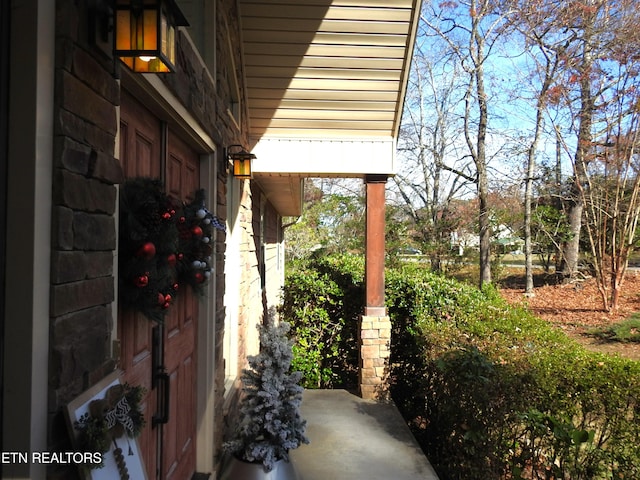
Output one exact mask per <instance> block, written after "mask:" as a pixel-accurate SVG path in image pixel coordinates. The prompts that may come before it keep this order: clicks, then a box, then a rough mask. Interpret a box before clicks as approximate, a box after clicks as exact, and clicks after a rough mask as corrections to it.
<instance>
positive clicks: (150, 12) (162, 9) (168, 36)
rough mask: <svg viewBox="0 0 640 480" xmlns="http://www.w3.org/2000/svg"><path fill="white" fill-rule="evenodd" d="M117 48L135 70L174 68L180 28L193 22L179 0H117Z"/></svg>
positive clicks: (157, 70)
mask: <svg viewBox="0 0 640 480" xmlns="http://www.w3.org/2000/svg"><path fill="white" fill-rule="evenodd" d="M114 8H115V12H114V15H115V50H114V53H115V55H116V56H117V57H120V60H122V61H123V62H124V63H125V64H126V65H127V66H128V67H129V68H130V69H131V70H133V71H134V72H173V71H174V70H175V66H174V65H175V59H176V28H177V27H178V26H188V25H189V23H188V22H187V20H186V19H185V17H184V15H183V14H182V12H181V11H180V8H178V5H177V4H176V2H175V0H116V1H115V5H114Z"/></svg>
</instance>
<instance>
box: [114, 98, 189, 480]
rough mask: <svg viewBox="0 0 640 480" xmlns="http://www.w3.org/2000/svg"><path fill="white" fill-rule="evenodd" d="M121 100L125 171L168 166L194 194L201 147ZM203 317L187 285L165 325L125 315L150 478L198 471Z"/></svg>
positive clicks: (180, 190) (124, 341)
mask: <svg viewBox="0 0 640 480" xmlns="http://www.w3.org/2000/svg"><path fill="white" fill-rule="evenodd" d="M121 105H122V106H121V112H120V117H121V130H120V132H121V133H120V158H121V162H122V165H123V169H124V172H125V177H127V178H133V177H137V176H146V177H153V178H161V173H163V172H164V177H165V187H166V190H167V193H168V194H169V195H171V196H172V197H174V198H176V199H180V200H185V201H188V200H190V199H191V198H192V196H193V194H194V192H195V191H196V190H197V189H198V188H199V182H200V180H199V158H198V155H197V153H196V152H194V151H193V150H191V149H190V148H189V147H188V145H186V144H185V143H184V142H182V141H181V140H180V139H179V138H178V137H176V136H175V135H173V134H172V133H171V132H170V131H169V132H168V134H167V135H163V134H162V132H163V128H166V127H165V126H163V124H162V122H160V121H159V120H158V119H157V118H156V117H155V116H154V115H153V114H152V113H151V112H149V111H148V110H147V109H146V108H144V107H143V106H142V105H141V104H140V103H139V102H137V101H136V100H135V99H134V98H133V97H131V96H130V95H128V94H126V92H123V94H122V102H121ZM163 142H166V145H163ZM163 152H166V154H165V155H166V159H165V158H163ZM197 318H198V299H197V297H196V295H195V294H194V293H193V292H192V291H191V289H190V287H187V286H184V287H182V289H181V291H180V293H179V295H178V296H177V298H176V300H175V302H174V304H173V305H172V306H171V307H170V309H169V310H168V313H167V315H166V317H165V321H164V324H163V325H160V324H157V323H155V322H152V321H151V320H149V319H147V318H146V317H144V316H143V315H141V314H139V313H135V312H131V311H120V312H119V314H118V334H119V338H120V345H121V355H120V367H121V368H122V369H123V370H124V381H126V382H128V383H130V384H132V385H143V386H144V387H145V388H146V389H147V394H146V398H145V399H144V401H143V402H142V405H143V409H144V415H145V419H146V420H147V424H146V426H145V428H144V430H143V432H142V434H141V436H140V438H139V443H140V450H141V452H142V455H143V457H144V459H143V460H144V463H145V465H146V469H147V474H148V476H149V478H150V479H161V480H164V479H180V480H188V479H190V478H191V476H192V475H193V473H194V471H195V433H196V421H195V411H196V331H197ZM165 394H166V396H165ZM167 400H168V402H167ZM154 416H155V417H156V418H157V419H161V420H162V421H161V422H157V421H154V420H153V419H154Z"/></svg>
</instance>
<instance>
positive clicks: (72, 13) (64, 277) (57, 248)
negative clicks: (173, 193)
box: [49, 0, 122, 479]
mask: <svg viewBox="0 0 640 480" xmlns="http://www.w3.org/2000/svg"><path fill="white" fill-rule="evenodd" d="M56 10H57V18H56V20H57V22H56V24H57V29H56V73H55V79H56V80H55V99H56V103H55V114H54V117H55V118H54V120H55V132H54V133H55V142H54V145H55V147H54V152H53V157H52V161H53V165H54V180H53V192H52V194H53V211H52V212H51V215H52V235H51V237H52V245H51V301H50V315H51V317H50V326H51V328H50V347H49V349H50V361H49V365H50V371H49V378H50V381H49V406H50V408H49V411H50V426H49V432H50V448H51V449H52V450H57V449H69V447H70V444H69V436H68V433H67V426H66V423H65V421H64V418H63V415H62V408H63V407H64V405H66V404H67V403H68V402H69V401H70V400H72V399H73V398H75V397H76V396H77V395H79V394H80V393H81V392H83V391H84V390H86V389H87V388H88V387H90V386H91V385H93V384H94V383H96V382H97V381H99V380H100V379H102V378H103V377H104V376H105V375H106V374H107V373H108V372H110V371H112V370H113V368H114V367H115V360H114V358H113V357H112V355H111V341H112V339H111V331H112V326H113V325H112V323H113V315H112V305H113V302H114V300H115V278H114V272H113V263H114V260H113V258H114V251H115V249H116V248H117V237H116V222H117V220H116V217H115V211H116V203H117V190H116V184H118V183H119V182H120V181H121V180H122V170H121V168H120V163H119V162H118V160H117V159H116V158H115V156H114V153H115V139H116V133H117V130H118V117H117V106H118V104H119V102H120V89H119V86H118V82H117V80H116V78H115V75H114V74H115V71H114V65H113V62H111V61H109V60H108V59H107V58H101V57H100V56H96V55H95V52H94V51H93V49H92V47H91V46H90V45H88V43H87V38H88V37H87V31H86V28H87V26H86V23H85V21H86V20H85V19H86V18H87V12H86V11H85V10H84V9H83V8H82V7H81V6H80V7H79V6H78V5H77V2H74V1H73V0H58V1H57V2H56ZM49 476H50V478H65V479H69V478H74V476H75V471H66V470H65V469H57V470H55V469H51V471H50V472H49Z"/></svg>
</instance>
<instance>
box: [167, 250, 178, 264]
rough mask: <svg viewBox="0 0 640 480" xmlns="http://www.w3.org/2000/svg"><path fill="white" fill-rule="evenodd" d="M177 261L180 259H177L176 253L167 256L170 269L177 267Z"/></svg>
mask: <svg viewBox="0 0 640 480" xmlns="http://www.w3.org/2000/svg"><path fill="white" fill-rule="evenodd" d="M177 261H178V258H177V257H176V254H175V253H170V254H169V255H168V256H167V263H168V264H169V266H170V267H175V266H176V262H177Z"/></svg>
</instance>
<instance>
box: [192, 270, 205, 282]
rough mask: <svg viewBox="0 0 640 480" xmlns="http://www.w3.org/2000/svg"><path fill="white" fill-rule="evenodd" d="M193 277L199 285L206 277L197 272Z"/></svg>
mask: <svg viewBox="0 0 640 480" xmlns="http://www.w3.org/2000/svg"><path fill="white" fill-rule="evenodd" d="M193 277H194V278H195V279H196V281H197V282H198V283H202V282H204V275H203V274H202V273H200V272H196V273H195V274H194V275H193Z"/></svg>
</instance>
